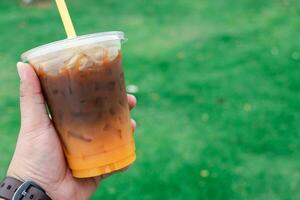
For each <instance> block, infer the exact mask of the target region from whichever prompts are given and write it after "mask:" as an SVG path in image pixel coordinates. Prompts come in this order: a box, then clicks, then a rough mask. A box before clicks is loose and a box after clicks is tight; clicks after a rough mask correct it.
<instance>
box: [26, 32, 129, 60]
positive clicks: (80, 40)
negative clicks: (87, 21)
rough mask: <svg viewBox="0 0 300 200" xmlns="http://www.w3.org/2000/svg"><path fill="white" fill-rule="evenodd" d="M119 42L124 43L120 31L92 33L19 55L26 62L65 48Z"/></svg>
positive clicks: (123, 36)
mask: <svg viewBox="0 0 300 200" xmlns="http://www.w3.org/2000/svg"><path fill="white" fill-rule="evenodd" d="M113 40H121V41H126V40H127V39H126V38H125V34H124V32H122V31H109V32H100V33H92V34H87V35H82V36H78V37H75V38H70V39H63V40H58V41H55V42H51V43H48V44H44V45H41V46H38V47H35V48H33V49H30V50H28V51H25V52H24V53H23V54H22V55H21V59H22V60H23V61H24V62H27V61H28V60H30V59H33V58H36V57H40V56H43V55H46V54H48V53H54V52H57V51H60V50H63V49H67V48H74V47H79V46H82V45H86V44H91V43H96V42H105V41H113Z"/></svg>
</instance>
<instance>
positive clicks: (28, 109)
mask: <svg viewBox="0 0 300 200" xmlns="http://www.w3.org/2000/svg"><path fill="white" fill-rule="evenodd" d="M17 69H18V74H19V76H20V108H21V129H22V131H24V132H31V131H32V130H35V129H40V128H44V127H47V126H48V125H49V123H50V120H49V117H48V114H47V111H46V107H45V100H44V97H43V95H42V91H41V86H40V82H39V79H38V77H37V75H36V73H35V71H34V69H33V68H32V67H31V66H30V65H29V64H25V63H21V62H18V64H17Z"/></svg>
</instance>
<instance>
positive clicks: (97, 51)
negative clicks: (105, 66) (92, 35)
mask: <svg viewBox="0 0 300 200" xmlns="http://www.w3.org/2000/svg"><path fill="white" fill-rule="evenodd" d="M84 53H85V54H86V55H87V56H88V57H89V58H90V59H91V60H92V61H93V62H94V63H97V64H101V63H102V62H103V59H104V57H105V51H104V49H103V48H99V47H98V48H96V47H95V48H90V49H86V50H85V51H84Z"/></svg>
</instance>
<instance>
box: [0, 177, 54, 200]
mask: <svg viewBox="0 0 300 200" xmlns="http://www.w3.org/2000/svg"><path fill="white" fill-rule="evenodd" d="M0 198H3V199H5V200H51V198H50V197H49V196H48V195H47V194H46V192H45V191H44V190H43V189H42V188H41V187H40V186H38V185H37V184H36V183H34V182H32V181H26V182H24V183H23V182H22V181H20V180H18V179H16V178H13V177H6V178H5V179H4V180H3V181H2V182H1V183H0Z"/></svg>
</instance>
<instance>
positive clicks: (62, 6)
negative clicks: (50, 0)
mask: <svg viewBox="0 0 300 200" xmlns="http://www.w3.org/2000/svg"><path fill="white" fill-rule="evenodd" d="M55 1H56V5H57V8H58V11H59V14H60V16H61V19H62V21H63V24H64V27H65V30H66V33H67V36H68V38H74V37H76V32H75V29H74V26H73V23H72V20H71V17H70V14H69V11H68V8H67V5H66V2H65V0H55Z"/></svg>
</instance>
